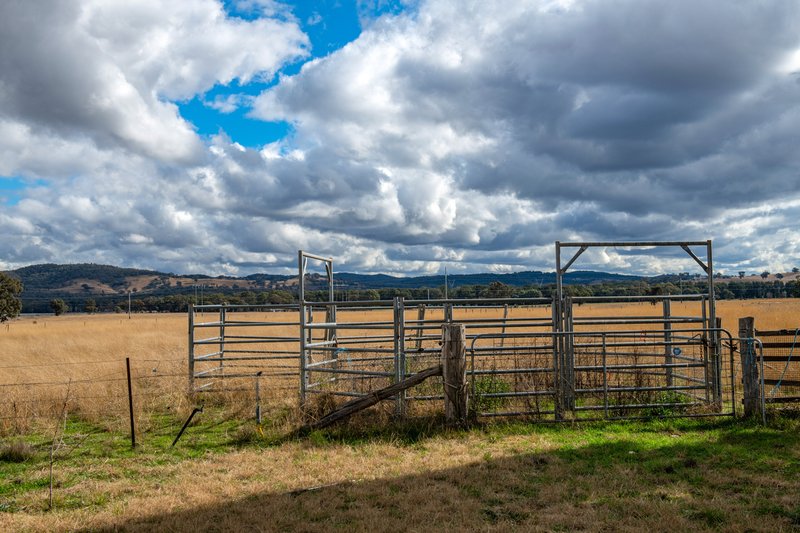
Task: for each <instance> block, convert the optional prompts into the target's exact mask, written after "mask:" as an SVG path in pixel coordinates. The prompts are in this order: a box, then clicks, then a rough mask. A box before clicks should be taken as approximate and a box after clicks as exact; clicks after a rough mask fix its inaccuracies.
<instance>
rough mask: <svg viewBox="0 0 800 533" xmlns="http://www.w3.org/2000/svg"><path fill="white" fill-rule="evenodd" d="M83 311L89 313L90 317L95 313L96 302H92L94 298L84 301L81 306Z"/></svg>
mask: <svg viewBox="0 0 800 533" xmlns="http://www.w3.org/2000/svg"><path fill="white" fill-rule="evenodd" d="M83 310H84V311H86V312H87V313H89V314H90V315H91V314H92V313H95V312H97V302H95V301H94V298H89V299H88V300H86V303H85V304H84V306H83Z"/></svg>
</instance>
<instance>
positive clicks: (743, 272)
mask: <svg viewBox="0 0 800 533" xmlns="http://www.w3.org/2000/svg"><path fill="white" fill-rule="evenodd" d="M745 274H746V272H745V271H744V270H740V271H739V279H742V278H743V277H744V275H745Z"/></svg>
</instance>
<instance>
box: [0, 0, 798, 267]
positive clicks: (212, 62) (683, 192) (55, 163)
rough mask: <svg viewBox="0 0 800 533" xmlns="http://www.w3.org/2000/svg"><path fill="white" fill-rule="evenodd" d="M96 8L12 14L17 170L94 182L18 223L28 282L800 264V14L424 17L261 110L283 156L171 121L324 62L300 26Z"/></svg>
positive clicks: (515, 5) (8, 149)
mask: <svg viewBox="0 0 800 533" xmlns="http://www.w3.org/2000/svg"><path fill="white" fill-rule="evenodd" d="M89 5H90V7H92V6H93V7H92V9H89V10H88V11H87V12H89V13H90V14H91V16H80V17H79V16H78V13H79V12H82V11H81V10H80V9H79V8H78V7H76V6H77V5H76V4H72V3H54V4H53V5H52V6H51V8H52V9H50V13H49V14H48V13H39V11H40V10H41V9H42V5H41V4H36V3H12V4H7V5H5V6H4V7H3V8H2V9H3V10H4V14H5V15H7V16H5V17H0V18H2V20H3V21H5V22H0V29H2V30H3V31H2V32H1V33H0V35H2V36H3V37H0V39H3V42H2V44H3V45H4V46H3V47H2V49H0V67H2V68H3V72H4V74H0V174H5V175H12V174H22V175H26V176H27V175H41V176H46V177H56V176H67V177H70V178H71V179H70V180H69V183H67V184H65V185H63V186H57V187H54V188H52V189H50V190H45V191H41V192H40V193H37V195H36V197H35V199H34V198H28V199H27V200H23V201H22V202H20V204H19V206H16V207H13V208H10V209H9V210H8V213H7V214H5V215H3V216H4V217H5V219H3V223H4V224H8V227H11V228H14V229H13V232H14V235H16V236H18V237H17V241H15V242H24V243H25V244H24V245H17V244H9V243H4V246H5V248H4V252H3V253H4V256H3V257H4V258H5V259H3V261H5V263H6V264H17V263H23V262H26V260H25V259H20V258H23V257H34V256H37V257H51V256H52V255H53V254H54V250H58V249H60V250H66V251H67V255H70V254H72V256H74V257H81V258H86V257H87V255H88V254H90V253H91V252H90V250H91V244H90V243H92V242H93V243H95V246H96V249H97V250H99V251H97V252H96V253H98V254H100V255H102V256H103V257H107V258H109V259H110V260H113V262H119V263H126V264H129V263H130V262H131V260H132V258H140V257H153V258H155V259H153V264H152V266H165V267H166V268H168V269H170V270H173V271H181V270H194V271H215V272H229V271H235V270H236V269H243V270H245V271H249V270H253V269H254V270H258V268H256V267H254V265H258V264H259V262H263V264H264V265H265V268H266V267H269V268H275V269H282V270H286V269H291V268H293V267H292V265H293V261H294V258H293V256H294V253H296V249H297V248H306V249H312V250H314V251H316V252H319V253H324V254H327V255H333V256H335V257H337V261H338V262H337V265H339V266H340V267H341V268H345V269H351V270H364V271H385V272H407V273H422V272H433V271H436V270H437V269H439V268H440V267H441V264H442V263H449V264H451V265H452V268H454V269H461V270H476V269H477V270H483V269H487V268H490V269H493V270H497V271H505V270H508V269H515V270H521V269H526V268H544V269H547V268H552V263H553V259H552V257H553V251H552V242H553V241H555V240H562V241H567V240H589V239H592V240H662V239H663V240H677V239H691V240H697V239H706V238H713V239H715V241H716V245H717V247H718V252H717V260H718V261H717V264H718V265H719V266H721V267H723V268H729V269H736V268H739V267H741V268H744V267H743V266H742V265H748V268H749V267H750V266H751V265H752V266H757V265H761V268H764V267H768V266H769V268H771V269H776V268H780V267H781V265H783V266H787V267H788V266H793V265H791V263H792V262H793V261H794V258H796V257H800V238H798V237H797V236H796V232H795V231H794V229H795V228H796V214H797V210H798V205H800V171H798V169H800V155H798V154H800V151H799V150H797V146H800V128H798V126H797V125H798V124H800V83H798V79H799V78H798V73H797V72H793V69H794V70H795V71H797V70H800V52H799V51H800V4H798V3H797V2H794V1H767V2H757V3H756V2H749V3H746V2H727V1H703V2H689V1H683V0H679V1H673V2H656V1H641V0H624V1H623V0H603V1H599V0H585V1H566V0H564V1H551V0H541V1H530V2H518V1H499V2H477V3H468V4H465V3H463V2H451V1H446V0H430V1H427V2H420V3H419V4H418V5H417V4H416V3H415V4H414V5H413V7H412V8H411V9H410V10H408V11H406V12H405V13H401V14H398V15H396V16H395V15H393V14H392V13H390V14H387V15H385V16H383V17H380V18H379V19H377V20H374V21H372V22H370V23H369V24H368V25H366V26H365V28H364V32H363V33H362V34H361V36H360V37H359V38H358V39H356V40H355V41H353V42H351V43H350V44H348V45H346V46H345V47H344V48H342V49H341V50H337V51H334V52H333V53H331V54H330V55H329V56H326V57H324V58H318V59H315V60H313V61H310V62H308V63H306V64H305V65H304V66H303V67H302V69H301V71H300V72H299V73H298V74H297V75H294V76H283V77H282V78H281V79H280V81H279V82H278V83H277V85H275V86H273V87H271V88H270V89H268V90H267V91H265V92H264V93H262V94H261V95H260V96H258V97H257V98H256V99H255V100H254V101H253V102H252V106H253V107H252V110H251V115H252V116H253V117H258V118H261V119H264V120H285V121H287V122H289V123H290V124H291V125H292V130H291V131H292V133H291V134H290V135H289V136H288V137H287V138H286V139H283V140H281V141H279V142H277V143H274V144H272V145H268V146H264V147H262V148H261V149H247V148H243V147H241V146H239V145H237V144H235V143H234V142H232V141H231V140H230V139H229V138H227V136H226V135H225V134H224V133H221V134H220V135H218V136H216V137H214V138H212V139H208V140H205V141H203V140H201V139H199V138H198V137H197V136H196V135H195V134H194V132H193V131H192V130H191V126H190V125H189V124H187V123H186V122H185V121H183V119H181V118H180V116H178V114H177V112H176V108H175V106H174V103H173V102H174V101H175V100H178V99H182V98H189V97H191V96H193V95H195V94H201V93H202V92H204V91H205V90H207V89H208V88H210V87H211V86H213V84H214V83H227V82H228V81H230V80H231V79H237V78H238V79H239V80H244V81H245V82H246V80H249V79H251V78H253V77H257V76H258V74H259V73H266V74H267V75H269V74H270V73H272V72H275V71H276V70H277V69H278V68H279V66H280V65H281V64H282V62H283V61H289V60H291V59H292V58H296V57H297V56H299V55H302V54H303V53H305V52H304V50H305V48H304V47H305V46H306V43H307V40H306V39H305V37H304V36H302V34H299V33H298V32H299V30H298V29H297V28H296V26H293V23H287V22H275V21H271V22H270V21H268V20H266V19H265V20H264V21H262V22H260V23H258V24H262V26H258V27H256V26H253V27H247V28H245V29H246V30H247V31H243V26H242V24H244V23H243V22H241V21H240V22H235V23H234V22H231V21H230V20H229V19H226V18H225V17H224V16H221V17H220V16H217V17H216V18H214V17H213V16H210V17H209V18H208V19H204V20H212V21H215V22H213V23H209V24H210V25H202V24H201V25H200V27H199V28H195V31H194V32H188V33H187V32H186V31H185V30H181V24H180V21H190V20H197V19H196V18H193V17H192V16H191V13H190V11H191V10H190V9H189V10H187V9H182V8H181V7H180V6H179V5H173V4H168V3H164V4H162V5H161V8H160V9H161V10H163V9H167V8H168V7H169V8H170V9H172V11H171V13H172V15H173V19H171V20H174V21H177V22H176V23H175V24H172V23H167V22H165V21H164V20H163V17H160V16H159V14H158V10H157V9H151V8H152V6H151V8H148V7H146V6H145V7H142V6H139V5H131V4H126V3H123V2H120V3H118V4H115V3H111V4H108V5H105V6H102V8H101V7H97V6H94V5H93V4H89ZM192 7H193V8H195V9H200V10H205V11H203V12H204V13H209V14H214V13H220V12H221V7H220V5H219V4H217V3H216V2H211V1H210V0H197V3H196V4H192ZM126 20H131V21H133V22H132V23H131V24H130V25H131V28H133V29H132V30H130V31H129V30H126V28H125V24H124V23H122V22H120V21H126ZM287 20H289V19H287ZM136 21H139V22H136ZM40 22H41V23H40ZM171 24H172V25H171ZM154 28H155V29H154ZM267 29H270V30H275V32H277V33H270V35H277V36H278V37H280V38H277V37H276V38H275V39H273V40H274V41H275V42H274V43H272V44H270V43H268V42H267V39H266V38H265V37H264V36H263V35H264V34H267V33H269V32H267V31H266V30H267ZM161 30H163V31H165V32H166V34H167V35H172V34H173V33H175V32H178V35H180V37H179V38H177V40H174V41H172V42H173V44H174V45H175V46H173V47H171V48H166V49H164V50H161V49H158V50H155V52H154V53H155V55H156V57H157V58H158V60H157V61H154V62H151V63H148V64H147V65H144V66H143V65H142V64H141V62H140V59H141V58H139V57H138V56H137V52H136V51H137V50H138V49H139V47H141V46H144V45H146V44H147V43H149V42H150V40H148V39H149V37H148V38H144V37H140V33H146V34H147V35H148V36H153V35H157V34H158V31H161ZM213 30H219V31H213ZM181 31H183V33H180V32H181ZM248 31H249V32H250V33H249V34H247V35H245V34H246V33H248ZM154 32H155V33H154ZM194 34H199V35H204V38H205V37H208V38H209V39H210V42H211V44H210V45H209V44H208V43H206V42H205V41H204V39H197V38H196V36H195V35H194ZM218 34H219V35H223V36H224V37H225V38H224V39H223V38H220V39H217V40H215V39H212V38H211V37H212V36H214V35H218ZM45 35H48V36H50V39H51V40H50V41H47V40H45V39H44V36H45ZM6 36H7V37H8V39H5V37H6ZM15 36H16V39H15V38H14V37H15ZM26 36H33V37H36V38H35V39H33V38H30V37H29V38H28V39H27V40H26ZM20 41H21V42H22V43H23V45H19V42H20ZM48 42H52V43H56V44H57V45H58V47H57V49H52V46H49V45H48V44H47V43H48ZM15 43H17V44H16V45H15ZM25 43H27V45H24V44H25ZM209 46H210V48H209ZM148 50H150V51H151V52H153V49H148ZM265 51H267V52H269V53H266V54H265ZM100 52H102V53H100ZM264 57H266V59H264ZM204 58H205V59H206V60H204ZM259 58H261V59H259ZM792 58H794V59H792ZM259 61H260V62H259ZM792 61H794V63H792ZM179 72H184V73H185V75H178V74H176V73H179ZM87 94H88V95H91V97H90V98H84V96H85V95H87ZM108 101H113V102H114V103H115V105H102V104H103V102H108ZM141 117H144V120H145V122H146V124H145V127H142V124H141V121H142V119H141ZM63 198H69V200H68V201H66V202H65V201H64V200H63ZM52 206H58V209H52ZM65 227H70V228H72V230H71V231H66V230H64V229H63V228H65ZM37 254H38V255H37ZM689 261H691V260H689ZM582 262H583V263H582V265H583V266H584V267H586V268H588V267H595V268H605V269H610V270H615V269H616V270H619V269H622V270H625V269H629V270H631V269H632V270H639V271H649V272H653V271H664V270H671V269H685V268H687V267H688V266H691V264H690V263H688V264H687V263H686V261H685V258H683V257H679V256H675V255H669V254H666V255H665V254H662V253H660V252H659V253H647V252H645V253H644V254H641V255H637V254H630V253H628V252H625V251H624V250H622V251H621V250H617V251H614V250H609V251H606V252H603V251H593V252H592V253H587V254H586V256H585V257H582ZM0 266H1V265H0Z"/></svg>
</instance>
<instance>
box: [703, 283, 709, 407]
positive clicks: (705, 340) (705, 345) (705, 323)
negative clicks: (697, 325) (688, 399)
mask: <svg viewBox="0 0 800 533" xmlns="http://www.w3.org/2000/svg"><path fill="white" fill-rule="evenodd" d="M700 305H701V306H702V313H703V314H702V319H703V332H702V342H703V381H704V382H705V384H706V403H709V402H710V401H711V393H710V392H711V391H710V389H711V375H710V372H709V368H708V365H709V357H708V342H709V341H708V330H709V323H708V313H707V309H708V307H707V305H708V296H707V295H703V297H702V298H701V299H700Z"/></svg>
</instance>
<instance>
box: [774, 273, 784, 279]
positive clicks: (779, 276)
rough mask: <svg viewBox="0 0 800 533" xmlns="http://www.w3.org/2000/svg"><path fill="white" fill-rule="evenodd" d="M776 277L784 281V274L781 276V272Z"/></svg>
mask: <svg viewBox="0 0 800 533" xmlns="http://www.w3.org/2000/svg"><path fill="white" fill-rule="evenodd" d="M775 277H776V278H778V279H783V274H781V273H780V272H779V273H777V274H775Z"/></svg>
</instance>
